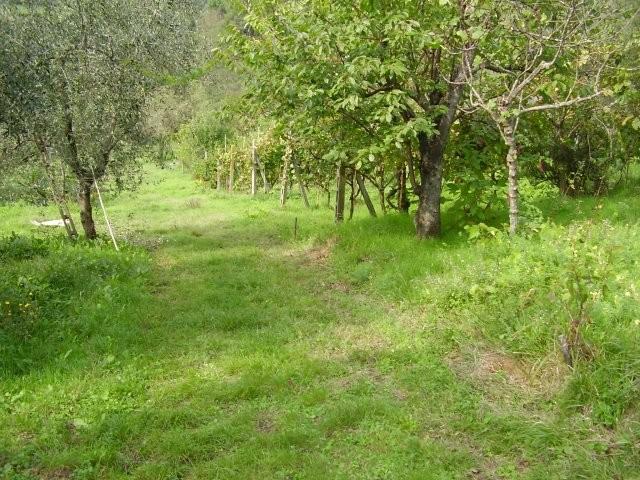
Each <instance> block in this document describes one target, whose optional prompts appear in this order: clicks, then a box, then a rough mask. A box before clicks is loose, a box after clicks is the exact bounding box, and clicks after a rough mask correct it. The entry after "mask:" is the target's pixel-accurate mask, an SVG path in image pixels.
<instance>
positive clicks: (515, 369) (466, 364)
mask: <svg viewBox="0 0 640 480" xmlns="http://www.w3.org/2000/svg"><path fill="white" fill-rule="evenodd" d="M448 364H449V367H450V368H451V369H452V370H453V371H454V372H455V373H456V374H457V375H458V376H460V377H463V378H468V379H469V380H471V381H472V382H473V383H474V384H475V385H477V386H478V387H479V388H481V389H482V390H483V391H485V392H487V393H490V394H491V396H500V389H499V388H495V387H497V386H506V387H508V390H511V391H512V390H513V389H517V390H520V391H521V392H525V393H529V394H531V395H535V396H540V395H542V396H546V397H550V396H552V395H554V394H555V393H557V392H558V391H559V390H560V389H561V388H562V385H563V384H564V379H565V374H564V370H565V368H564V367H563V365H562V363H561V362H559V361H558V359H557V358H555V356H553V355H550V356H549V357H548V358H543V359H541V360H539V361H538V362H536V363H535V364H530V363H526V362H525V361H522V360H520V359H517V358H515V357H514V356H512V355H509V354H507V353H503V352H498V351H493V350H489V349H478V350H474V351H467V352H457V353H455V354H453V355H451V356H450V357H449V358H448Z"/></svg>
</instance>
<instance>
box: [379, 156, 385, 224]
mask: <svg viewBox="0 0 640 480" xmlns="http://www.w3.org/2000/svg"><path fill="white" fill-rule="evenodd" d="M378 197H380V208H381V209H382V214H383V215H385V214H386V213H387V198H386V193H385V185H384V167H380V180H379V182H378Z"/></svg>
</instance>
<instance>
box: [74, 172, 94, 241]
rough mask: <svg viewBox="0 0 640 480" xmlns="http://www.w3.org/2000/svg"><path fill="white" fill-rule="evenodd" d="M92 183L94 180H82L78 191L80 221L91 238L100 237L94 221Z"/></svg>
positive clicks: (86, 234) (85, 232)
mask: <svg viewBox="0 0 640 480" xmlns="http://www.w3.org/2000/svg"><path fill="white" fill-rule="evenodd" d="M91 185H92V182H91V181H88V180H83V181H81V182H80V190H79V192H78V205H79V206H80V221H81V222H82V228H83V229H84V234H85V236H86V237H87V238H88V239H89V240H94V239H96V238H97V237H98V233H97V232H96V224H95V222H94V221H93V209H92V207H91Z"/></svg>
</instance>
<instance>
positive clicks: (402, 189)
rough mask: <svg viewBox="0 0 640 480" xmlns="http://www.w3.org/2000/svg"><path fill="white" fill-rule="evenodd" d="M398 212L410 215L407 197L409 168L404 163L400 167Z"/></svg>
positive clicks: (398, 172)
mask: <svg viewBox="0 0 640 480" xmlns="http://www.w3.org/2000/svg"><path fill="white" fill-rule="evenodd" d="M397 177H398V193H397V195H398V210H399V211H400V212H402V213H409V206H410V203H409V198H408V195H407V167H406V165H405V164H404V163H402V164H401V165H399V166H398V171H397Z"/></svg>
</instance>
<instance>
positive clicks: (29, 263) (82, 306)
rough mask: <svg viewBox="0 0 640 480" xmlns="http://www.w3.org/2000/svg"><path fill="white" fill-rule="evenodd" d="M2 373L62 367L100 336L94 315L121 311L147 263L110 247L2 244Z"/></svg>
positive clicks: (41, 241) (18, 238)
mask: <svg viewBox="0 0 640 480" xmlns="http://www.w3.org/2000/svg"><path fill="white" fill-rule="evenodd" d="M0 259H1V260H0V262H1V265H2V270H3V275H2V277H0V304H1V305H0V326H1V328H0V371H2V372H3V373H4V374H5V375H19V374H24V373H26V372H28V371H29V370H30V369H32V368H36V367H38V366H40V365H41V364H43V363H48V362H51V361H55V360H56V359H59V356H60V355H63V356H64V354H65V353H66V352H67V351H68V348H67V347H68V345H69V341H70V340H71V339H74V340H75V341H80V340H81V339H82V338H83V337H86V336H87V335H91V333H92V330H93V329H95V328H98V327H97V325H95V324H93V323H92V315H91V313H90V311H89V310H99V309H102V308H104V309H106V312H105V314H106V315H107V316H109V309H119V308H122V306H124V305H126V303H127V297H128V296H129V292H130V291H131V289H132V288H134V289H137V287H136V284H137V283H138V282H140V281H143V280H142V279H143V278H144V275H145V274H146V272H147V271H148V259H147V257H146V255H145V254H144V253H143V252H141V251H139V250H136V249H131V248H129V249H125V251H124V253H123V254H122V255H119V254H117V253H116V252H113V251H112V250H111V247H110V246H109V245H108V244H107V243H100V242H97V243H88V242H78V243H75V244H74V243H71V242H69V241H67V240H66V239H65V238H62V237H56V236H53V237H36V236H24V235H16V234H11V235H10V236H6V237H2V238H0Z"/></svg>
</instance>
